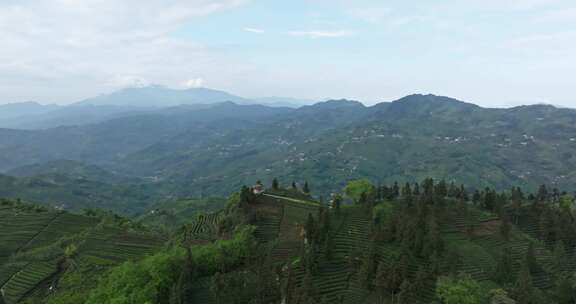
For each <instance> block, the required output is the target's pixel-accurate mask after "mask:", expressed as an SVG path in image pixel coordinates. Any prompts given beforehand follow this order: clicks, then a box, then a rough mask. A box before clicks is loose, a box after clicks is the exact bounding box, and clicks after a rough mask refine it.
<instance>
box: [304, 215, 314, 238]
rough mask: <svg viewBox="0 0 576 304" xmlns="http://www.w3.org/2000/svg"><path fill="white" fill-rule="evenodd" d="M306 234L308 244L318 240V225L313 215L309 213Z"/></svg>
mask: <svg viewBox="0 0 576 304" xmlns="http://www.w3.org/2000/svg"><path fill="white" fill-rule="evenodd" d="M304 231H305V233H306V241H307V242H308V244H310V243H311V242H313V241H314V240H315V239H316V223H315V221H314V217H313V216H312V213H308V219H307V220H306V226H305V227H304Z"/></svg>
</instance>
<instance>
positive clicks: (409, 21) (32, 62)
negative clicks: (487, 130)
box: [0, 0, 576, 107]
mask: <svg viewBox="0 0 576 304" xmlns="http://www.w3.org/2000/svg"><path fill="white" fill-rule="evenodd" d="M23 20H25V22H22V21H23ZM15 24H24V26H21V27H15V26H14V25H15ZM0 43H1V44H2V45H3V46H5V45H6V46H8V47H7V48H4V50H0V60H2V61H4V62H5V63H3V64H0V103H5V102H13V101H22V100H29V99H33V100H37V101H40V102H60V103H66V102H72V101H74V100H78V99H82V98H85V97H89V96H92V95H95V94H99V93H104V92H109V91H113V90H116V89H118V88H121V87H126V86H134V85H145V84H152V83H154V84H162V85H165V86H170V87H179V88H185V87H194V86H206V87H211V88H216V89H222V90H227V91H230V92H232V93H235V94H239V95H243V96H248V97H259V96H291V97H299V98H311V99H316V100H323V99H327V98H350V99H357V100H360V101H363V102H366V103H369V104H370V103H374V102H377V101H385V100H386V101H387V100H393V99H396V98H399V97H402V96H404V95H407V94H411V93H434V94H440V95H448V96H452V97H456V98H459V99H463V100H466V101H470V102H474V103H477V104H481V105H485V106H498V107H500V106H513V105H518V104H525V103H537V102H546V103H552V104H557V105H562V106H570V107H576V98H575V97H574V94H573V89H572V88H573V87H574V83H575V81H574V80H573V74H574V71H576V56H574V55H573V54H576V3H575V2H574V1H568V0H498V1H497V0H481V1H480V0H467V1H464V0H437V1H431V0H426V1H424V0H419V1H367V0H364V1H362V0H355V1H351V0H332V1H328V0H291V1H270V0H268V1H257V0H253V1H248V0H213V1H207V0H188V1H185V0H165V1H160V0H143V1H136V0H121V1H119V0H114V1H113V0H84V1H79V0H34V1H32V0H21V1H12V0H9V1H5V2H2V3H0Z"/></svg>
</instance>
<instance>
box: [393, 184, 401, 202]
mask: <svg viewBox="0 0 576 304" xmlns="http://www.w3.org/2000/svg"><path fill="white" fill-rule="evenodd" d="M392 196H393V198H395V199H396V198H398V196H400V187H399V186H398V182H394V186H392Z"/></svg>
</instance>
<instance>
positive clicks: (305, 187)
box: [302, 181, 310, 194]
mask: <svg viewBox="0 0 576 304" xmlns="http://www.w3.org/2000/svg"><path fill="white" fill-rule="evenodd" d="M302 192H304V193H306V194H310V187H309V186H308V182H307V181H306V182H304V187H302Z"/></svg>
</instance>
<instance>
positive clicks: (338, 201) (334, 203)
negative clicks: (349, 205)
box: [331, 194, 342, 214]
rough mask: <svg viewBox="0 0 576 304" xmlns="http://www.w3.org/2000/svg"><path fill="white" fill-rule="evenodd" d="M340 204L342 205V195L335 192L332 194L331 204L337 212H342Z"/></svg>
mask: <svg viewBox="0 0 576 304" xmlns="http://www.w3.org/2000/svg"><path fill="white" fill-rule="evenodd" d="M340 205H342V196H341V195H340V194H334V195H333V196H332V202H331V206H332V209H334V211H336V213H337V214H338V213H340Z"/></svg>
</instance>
